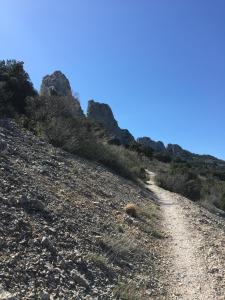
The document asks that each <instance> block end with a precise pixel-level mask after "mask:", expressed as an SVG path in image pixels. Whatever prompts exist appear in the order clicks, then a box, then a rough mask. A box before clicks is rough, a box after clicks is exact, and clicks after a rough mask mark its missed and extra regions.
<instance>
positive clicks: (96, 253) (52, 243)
mask: <svg viewBox="0 0 225 300" xmlns="http://www.w3.org/2000/svg"><path fill="white" fill-rule="evenodd" d="M0 141H1V145H3V146H2V149H3V151H1V152H0V253H1V255H0V265H1V267H0V283H1V284H0V297H3V296H4V295H10V297H11V296H12V297H13V299H17V300H18V299H23V300H28V299H30V300H32V299H42V300H43V299H121V298H122V296H121V295H122V293H123V292H124V291H126V290H127V288H128V287H129V293H130V295H133V296H134V297H135V295H136V293H137V292H138V293H139V292H140V293H141V295H142V296H141V299H150V298H152V297H154V296H155V293H156V290H157V286H158V284H157V280H158V279H157V278H158V274H159V271H158V269H157V264H158V261H159V259H158V252H157V248H156V245H157V243H158V242H159V240H158V239H157V238H156V237H154V236H155V235H153V233H154V232H155V229H154V227H152V226H153V225H154V224H157V223H155V222H157V219H156V220H155V219H154V218H153V214H152V216H151V218H150V219H149V220H150V221H148V219H147V216H148V212H152V209H154V207H155V204H154V200H153V199H154V198H153V195H152V193H151V192H149V191H148V190H146V189H145V188H142V187H141V186H138V185H136V184H134V183H132V182H130V181H127V180H125V179H123V178H121V177H119V176H116V175H115V174H113V173H111V172H110V171H109V170H107V169H106V168H104V167H102V166H101V165H98V164H96V163H93V162H89V161H86V160H84V159H81V158H78V157H76V156H73V155H71V154H69V153H67V152H64V151H62V150H60V149H59V148H54V147H53V146H51V145H50V144H48V143H47V142H46V141H45V140H42V139H38V138H37V137H35V136H34V135H33V134H32V133H30V132H27V131H25V130H23V129H20V128H19V127H18V125H16V124H15V123H12V122H11V121H9V120H0ZM129 202H131V203H135V204H136V205H137V206H138V207H139V208H140V209H142V211H144V212H145V213H144V214H143V215H142V217H140V218H132V217H130V216H128V215H127V214H126V213H125V212H124V206H125V205H126V204H127V203H129ZM156 212H157V210H156V211H154V214H155V213H156ZM154 226H155V225H154ZM155 228H157V227H155ZM153 229H154V230H153ZM124 287H126V289H124ZM2 295H3V296H2ZM135 298H136V297H135ZM7 299H8V298H7ZM10 299H11V298H10Z"/></svg>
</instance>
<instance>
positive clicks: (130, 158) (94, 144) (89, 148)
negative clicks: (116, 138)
mask: <svg viewBox="0 0 225 300" xmlns="http://www.w3.org/2000/svg"><path fill="white" fill-rule="evenodd" d="M69 112H70V110H69V107H68V101H67V98H66V97H59V96H50V97H35V98H28V99H27V107H26V113H27V116H28V123H27V127H28V129H30V130H33V131H34V132H35V133H36V134H38V135H42V136H43V135H44V136H45V137H46V138H47V139H48V141H49V142H50V143H52V144H53V145H54V146H57V147H60V148H62V149H64V150H66V151H68V152H70V153H72V154H77V155H79V156H82V157H85V158H87V159H90V160H94V161H96V162H99V163H101V164H103V165H105V166H107V167H108V168H110V169H111V170H112V171H114V172H116V173H118V174H120V175H121V176H123V177H125V178H128V179H136V178H137V177H139V178H143V179H144V178H145V171H144V166H143V163H142V159H141V156H140V155H139V154H138V153H137V152H134V151H130V150H129V149H126V148H124V147H123V146H116V145H109V144H107V143H106V142H104V134H105V133H104V129H103V128H102V127H101V128H100V127H99V125H98V126H97V125H96V124H95V123H93V122H90V121H89V120H87V119H85V118H80V117H74V116H72V115H71V114H70V113H69ZM100 136H101V138H99V137H100Z"/></svg>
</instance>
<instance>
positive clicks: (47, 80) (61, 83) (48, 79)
mask: <svg viewBox="0 0 225 300" xmlns="http://www.w3.org/2000/svg"><path fill="white" fill-rule="evenodd" d="M40 95H41V96H59V98H60V101H63V103H64V105H65V106H66V107H67V108H68V112H69V114H70V115H71V116H75V117H76V116H78V117H84V113H83V111H82V109H81V106H80V103H79V101H78V100H77V99H76V98H74V97H73V96H72V90H71V86H70V82H69V80H68V78H67V77H66V76H65V75H64V74H63V73H62V72H61V71H55V72H54V73H52V74H51V75H46V76H45V77H44V78H43V79H42V84H41V89H40Z"/></svg>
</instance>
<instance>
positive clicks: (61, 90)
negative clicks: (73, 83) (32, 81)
mask: <svg viewBox="0 0 225 300" xmlns="http://www.w3.org/2000/svg"><path fill="white" fill-rule="evenodd" d="M52 94H57V95H58V96H72V91H71V87H70V83H69V80H68V79H67V78H66V76H65V75H64V74H63V73H62V72H61V71H55V72H54V73H52V74H51V75H46V76H44V78H43V79H42V83H41V89H40V95H41V96H51V95H52Z"/></svg>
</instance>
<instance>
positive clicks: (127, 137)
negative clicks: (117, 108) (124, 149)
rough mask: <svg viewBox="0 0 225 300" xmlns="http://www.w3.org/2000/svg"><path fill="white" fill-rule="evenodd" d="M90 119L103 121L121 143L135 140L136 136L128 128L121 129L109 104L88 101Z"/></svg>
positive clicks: (109, 131) (114, 137)
mask: <svg viewBox="0 0 225 300" xmlns="http://www.w3.org/2000/svg"><path fill="white" fill-rule="evenodd" d="M87 117H88V119H90V120H92V121H95V122H98V123H101V124H102V125H103V126H104V127H105V128H106V130H107V131H108V133H109V134H110V135H111V136H112V138H113V139H117V140H118V141H119V142H120V143H122V144H124V145H128V144H130V143H132V142H134V137H133V136H132V134H131V133H130V132H129V131H128V130H127V129H121V128H120V127H119V125H118V123H117V121H116V120H115V118H114V116H113V112H112V110H111V108H110V106H109V105H108V104H105V103H99V102H95V101H94V100H90V101H89V102H88V110H87Z"/></svg>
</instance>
